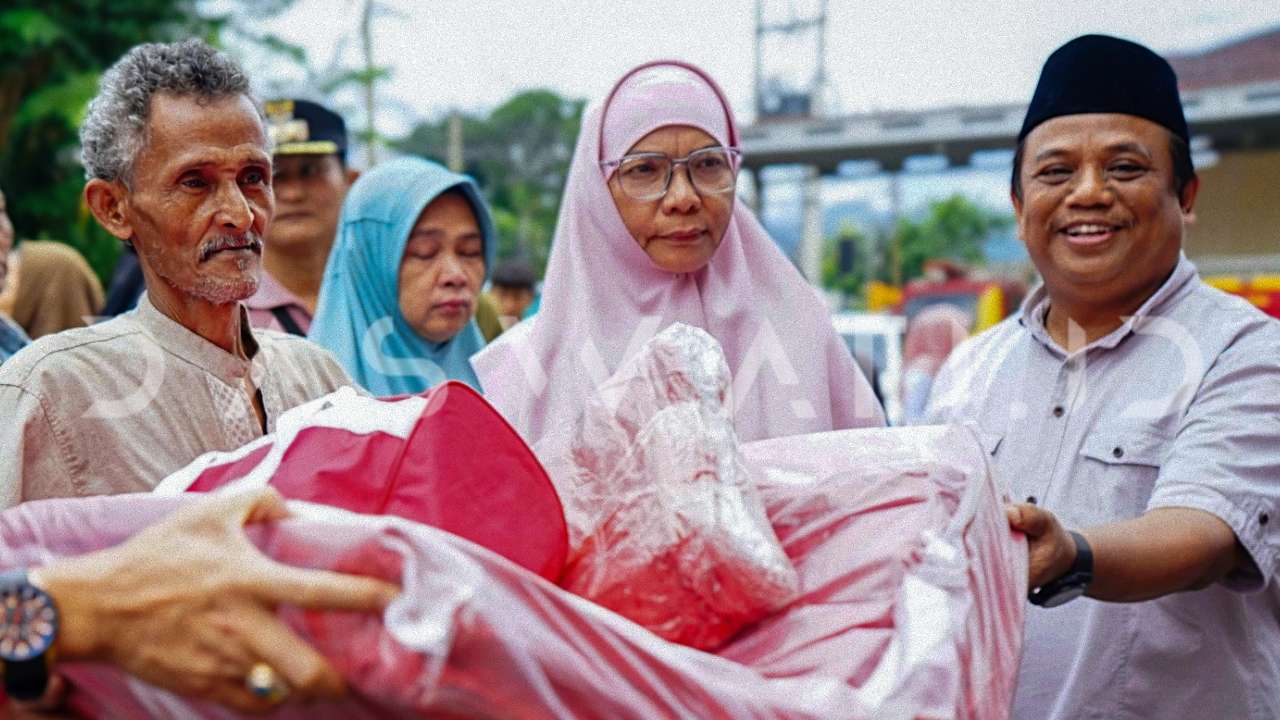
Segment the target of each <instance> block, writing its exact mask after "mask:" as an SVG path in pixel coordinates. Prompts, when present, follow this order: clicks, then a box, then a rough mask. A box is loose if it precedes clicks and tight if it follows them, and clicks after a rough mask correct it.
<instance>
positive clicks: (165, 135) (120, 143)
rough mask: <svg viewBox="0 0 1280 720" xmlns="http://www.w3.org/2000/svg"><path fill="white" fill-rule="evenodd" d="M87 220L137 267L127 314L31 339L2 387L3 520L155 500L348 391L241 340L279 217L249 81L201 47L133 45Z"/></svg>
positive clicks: (321, 364) (88, 130) (269, 338)
mask: <svg viewBox="0 0 1280 720" xmlns="http://www.w3.org/2000/svg"><path fill="white" fill-rule="evenodd" d="M80 138H81V144H82V148H83V158H84V165H85V170H86V174H87V175H88V181H87V182H86V183H85V189H84V197H85V200H86V201H87V203H88V205H89V208H90V209H91V210H92V212H93V215H94V217H95V218H96V219H97V220H98V222H99V223H100V224H101V225H102V226H103V227H104V228H106V229H107V231H108V232H110V233H111V234H112V235H115V236H116V237H118V238H120V239H121V240H122V241H124V242H127V243H130V244H132V245H133V246H134V248H135V249H136V250H137V252H138V257H139V259H140V261H141V264H142V269H143V274H144V276H145V277H146V283H147V292H146V295H145V296H144V297H143V298H142V300H141V301H140V302H139V304H138V308H137V310H136V311H135V312H133V313H131V314H128V315H124V316H121V317H119V318H116V319H114V320H111V321H109V322H106V323H103V324H100V325H97V326H94V327H90V328H83V329H77V330H73V331H69V332H64V333H59V334H57V335H53V336H50V337H48V338H42V339H41V340H40V341H39V342H36V343H34V344H32V345H31V346H29V347H27V348H26V349H25V350H23V351H22V352H20V353H18V354H17V355H15V356H14V357H13V358H11V359H10V360H9V361H8V362H6V363H5V364H4V366H3V370H2V371H0V416H3V417H4V418H6V422H5V423H4V424H3V426H2V427H0V457H4V458H6V460H5V462H4V463H3V464H0V508H5V507H10V506H13V505H15V504H17V503H19V502H22V501H25V500H33V499H38V498H51V497H68V496H84V495H101V494H109V493H123V492H137V491H146V490H150V489H151V488H152V487H153V486H154V485H155V484H156V483H158V482H159V481H160V480H162V479H163V478H164V477H165V476H166V475H168V474H169V473H171V472H173V471H174V470H177V469H178V468H181V467H183V466H184V465H186V464H188V463H190V462H191V461H192V460H194V459H195V458H196V457H198V456H200V455H201V454H203V453H206V452H209V451H212V450H230V449H233V448H237V447H239V446H241V445H244V444H245V443H247V442H250V441H252V440H254V439H255V438H258V437H261V436H262V435H263V434H264V433H267V432H270V431H272V430H273V429H274V424H275V420H276V418H277V417H279V416H280V414H281V413H283V412H284V411H285V410H288V409H290V408H292V407H294V406H296V405H299V404H301V403H303V402H306V401H308V400H312V399H314V398H316V397H319V396H321V395H324V394H326V393H329V392H331V391H333V390H335V389H337V388H338V387H341V386H343V385H349V384H351V381H350V379H349V378H348V377H347V375H346V373H345V372H344V371H343V370H342V368H341V367H340V366H339V365H338V363H337V362H336V361H335V360H334V359H333V358H332V357H331V356H330V355H329V353H328V352H327V351H325V350H323V349H321V348H319V347H318V346H316V345H313V344H311V343H308V342H306V341H305V340H302V339H299V338H294V337H289V336H286V335H284V334H281V333H272V332H264V331H254V330H251V329H250V326H249V323H248V321H247V319H246V313H245V309H244V308H243V306H242V305H241V303H240V301H241V300H243V299H245V298H247V297H249V296H250V295H252V294H253V293H254V291H255V290H256V289H257V287H258V278H259V274H260V272H261V269H260V266H261V263H260V259H261V254H262V238H263V236H264V235H265V234H266V229H267V224H268V223H269V222H270V221H271V217H272V214H273V212H274V210H275V200H274V197H273V195H272V190H271V149H270V147H269V144H268V141H267V134H266V131H265V129H264V124H263V118H262V116H261V115H260V112H259V110H258V106H257V105H256V104H255V101H254V99H253V98H252V97H251V96H250V93H249V81H248V79H247V78H246V77H245V75H244V73H243V72H242V71H241V70H240V68H239V67H238V66H237V65H236V64H235V63H234V62H233V61H231V60H230V59H229V58H227V57H226V56H224V55H222V54H221V53H219V52H217V51H215V50H214V49H213V48H211V47H209V46H208V45H206V44H204V43H203V42H200V41H198V40H187V41H184V42H179V43H172V44H147V45H140V46H138V47H135V48H134V49H133V50H131V51H130V52H129V53H128V54H127V55H125V56H124V57H123V58H122V59H121V60H120V61H119V62H117V63H116V64H115V66H113V67H112V68H111V69H110V70H108V71H107V73H106V74H105V75H104V76H103V78H102V84H101V90H100V91H99V93H98V95H97V97H95V98H94V99H93V101H92V102H91V103H90V105H89V110H88V115H87V117H86V118H85V121H84V125H83V127H82V128H81V130H80Z"/></svg>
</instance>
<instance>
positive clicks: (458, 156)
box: [447, 110, 466, 173]
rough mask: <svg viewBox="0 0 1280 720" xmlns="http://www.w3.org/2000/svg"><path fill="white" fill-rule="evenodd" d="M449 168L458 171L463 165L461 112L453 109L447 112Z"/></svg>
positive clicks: (460, 170)
mask: <svg viewBox="0 0 1280 720" xmlns="http://www.w3.org/2000/svg"><path fill="white" fill-rule="evenodd" d="M447 161H448V164H449V169H450V170H452V171H454V172H456V173H460V172H462V169H463V167H464V166H465V164H466V163H465V161H464V160H463V157H462V113H460V112H458V111H457V110H454V111H453V112H452V113H449V146H448V150H447Z"/></svg>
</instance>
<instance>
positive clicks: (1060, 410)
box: [1053, 405, 1066, 417]
mask: <svg viewBox="0 0 1280 720" xmlns="http://www.w3.org/2000/svg"><path fill="white" fill-rule="evenodd" d="M1064 412H1066V410H1064V409H1063V407H1062V406H1061V405H1054V406H1053V416H1054V417H1062V413H1064Z"/></svg>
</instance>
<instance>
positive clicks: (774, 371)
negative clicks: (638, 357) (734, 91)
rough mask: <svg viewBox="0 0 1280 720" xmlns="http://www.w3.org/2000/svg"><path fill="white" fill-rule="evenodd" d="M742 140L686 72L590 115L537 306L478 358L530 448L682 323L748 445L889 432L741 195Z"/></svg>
mask: <svg viewBox="0 0 1280 720" xmlns="http://www.w3.org/2000/svg"><path fill="white" fill-rule="evenodd" d="M737 144H738V131H737V128H736V126H735V124H734V121H733V113H732V111H731V110H730V108H729V105H728V102H727V101H726V100H725V98H724V94H723V93H722V92H721V91H720V88H719V87H717V86H716V84H715V82H714V81H712V80H711V78H709V77H708V76H707V75H706V73H704V72H703V71H702V70H700V69H698V68H696V67H694V66H692V65H687V64H685V63H680V62H654V63H648V64H645V65H641V66H640V67H638V68H636V69H634V70H632V71H630V72H628V73H627V74H626V75H624V76H623V78H622V79H621V80H619V81H618V83H617V84H616V85H615V86H614V88H613V91H612V92H610V93H609V95H608V96H607V97H606V98H605V101H604V102H603V103H595V104H593V105H592V106H591V107H589V108H588V110H587V112H586V115H585V116H584V118H583V124H582V131H581V134H580V135H579V136H578V144H577V148H576V149H575V150H574V156H573V161H572V165H571V167H570V171H569V177H568V181H567V183H566V185H565V195H564V202H563V203H562V205H561V210H560V220H559V223H558V225H557V227H556V235H555V242H554V244H553V246H552V252H551V259H550V262H549V263H548V266H547V276H546V280H545V282H544V284H543V297H542V306H541V309H540V311H539V312H538V314H537V315H536V316H535V317H534V318H532V319H531V320H528V321H525V322H524V323H521V324H520V325H517V326H516V327H515V328H513V329H512V330H509V331H507V333H504V334H503V335H502V336H501V337H500V338H499V339H498V340H497V341H496V342H495V343H494V344H492V345H490V346H489V347H488V348H486V349H485V350H483V351H482V352H480V353H478V354H477V355H476V356H474V357H473V358H472V365H473V366H474V367H475V370H476V373H477V375H478V376H479V379H480V383H481V385H482V387H483V388H484V392H485V396H486V398H487V399H488V400H489V401H490V402H492V403H493V404H494V406H496V407H497V408H498V409H499V410H500V411H501V412H502V413H503V414H504V415H505V416H506V417H507V419H508V420H509V421H511V423H512V424H513V425H514V426H515V427H516V429H517V430H519V432H520V433H521V434H522V435H523V436H524V437H525V439H526V440H528V441H529V442H530V444H532V445H533V446H534V447H535V449H538V448H539V447H540V446H541V445H543V443H544V440H545V439H546V437H547V436H550V435H556V434H560V433H564V432H566V431H567V430H568V429H571V428H572V426H573V424H574V423H575V421H576V420H577V418H578V416H579V415H580V414H581V412H582V410H583V408H584V407H585V406H586V403H587V400H588V399H589V398H590V397H592V396H593V395H594V394H595V393H596V389H597V388H598V387H599V386H600V385H601V384H602V383H603V382H604V381H605V380H606V379H607V378H608V377H609V376H610V375H611V374H612V373H613V372H614V371H615V370H616V369H617V368H618V367H619V366H620V365H621V364H622V363H623V361H624V360H626V359H627V358H629V357H630V356H631V354H632V353H634V352H636V350H637V349H638V348H640V347H641V346H642V345H643V344H644V342H645V341H647V340H648V339H649V338H651V337H652V336H653V335H655V334H656V333H658V332H660V331H661V330H663V329H665V328H666V327H667V326H669V325H671V324H672V323H676V322H681V323H685V324H688V325H693V326H696V327H699V328H702V329H704V330H706V331H707V332H708V333H710V334H711V335H712V336H713V337H715V339H716V340H717V341H719V343H720V345H721V346H722V347H723V349H724V353H725V356H726V358H727V360H728V363H729V369H730V371H731V372H732V374H733V386H732V398H731V400H732V402H733V408H734V424H735V428H736V430H737V434H738V437H739V439H740V440H742V441H751V440H759V439H763V438H771V437H780V436H784V435H796V434H802V433H812V432H821V431H825V430H834V429H841V428H851V427H861V426H880V425H883V424H884V416H883V413H882V410H881V408H880V406H879V403H878V402H877V400H876V399H875V395H874V393H873V392H872V390H871V386H870V385H869V384H868V383H867V381H866V379H865V378H864V377H863V376H862V373H861V372H860V371H859V370H858V368H857V366H856V365H855V364H854V361H853V358H852V356H851V355H850V353H849V351H848V350H847V349H846V348H845V346H844V344H843V343H842V342H841V341H840V339H839V337H838V336H837V335H836V333H835V331H834V330H833V328H832V326H831V321H830V318H829V315H828V312H827V309H826V307H825V306H824V305H823V303H822V301H821V300H820V299H819V297H818V295H817V293H816V292H815V290H814V289H813V288H812V287H811V286H810V285H809V284H808V283H807V282H806V281H805V280H804V278H803V277H801V275H800V274H799V272H797V271H796V269H795V267H794V266H793V265H792V264H791V263H790V261H788V260H787V258H786V257H784V256H783V255H782V253H781V251H779V250H778V247H777V245H776V244H775V243H774V242H773V240H772V239H770V238H769V236H768V234H766V233H765V231H764V228H763V227H761V225H760V223H759V222H758V221H757V220H756V218H755V217H754V216H753V215H752V214H751V212H750V210H748V209H747V208H746V207H745V206H744V205H742V204H741V203H738V202H736V201H735V198H734V189H735V186H736V179H737V170H738V165H739V154H738V150H737Z"/></svg>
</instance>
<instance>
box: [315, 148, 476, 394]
mask: <svg viewBox="0 0 1280 720" xmlns="http://www.w3.org/2000/svg"><path fill="white" fill-rule="evenodd" d="M450 189H457V190H460V191H462V193H463V195H465V196H466V198H467V199H468V200H469V201H470V202H471V209H472V210H473V211H474V212H475V214H476V220H477V221H478V222H479V224H480V234H481V236H482V237H483V238H484V272H485V278H486V279H488V275H489V271H490V269H491V268H492V267H493V259H494V254H495V252H496V251H497V242H496V240H495V238H494V232H493V219H492V218H491V217H490V215H489V208H488V206H486V205H485V203H484V200H482V199H481V198H480V192H479V190H478V189H477V187H476V184H475V181H473V180H472V179H471V178H469V177H467V176H466V175H459V174H457V173H453V172H450V171H448V170H446V169H445V168H444V167H442V166H440V165H438V164H436V163H433V162H429V161H427V160H423V159H421V158H399V159H396V160H392V161H390V162H385V163H382V164H380V165H378V166H377V167H375V168H374V169H372V170H370V171H369V172H367V173H364V174H363V175H361V176H360V178H359V179H358V180H356V182H355V184H354V185H352V186H351V190H350V191H349V192H348V193H347V199H346V201H345V202H343V204H342V216H341V218H339V220H338V237H337V239H336V240H335V242H334V245H333V250H332V251H331V252H330V253H329V263H328V265H326V266H325V270H324V282H323V284H322V285H321V286H320V299H319V302H318V304H317V306H316V315H315V319H314V320H312V322H311V332H310V333H309V334H308V338H310V339H311V340H312V341H314V342H316V343H317V344H319V345H322V346H324V347H325V348H327V349H329V351H331V352H332V353H333V354H334V355H335V356H336V357H337V358H338V362H340V363H341V364H342V367H344V368H346V370H347V372H348V373H350V375H351V377H352V379H354V380H355V381H356V382H358V383H360V384H361V385H363V386H364V387H365V388H366V389H368V390H369V392H371V393H373V394H374V395H400V394H406V393H420V392H423V391H424V390H427V389H429V388H431V387H433V386H435V385H438V384H439V383H442V382H444V381H445V380H461V381H463V382H465V383H467V384H468V385H470V386H471V387H473V388H476V389H479V387H480V383H479V381H478V380H476V375H475V372H474V371H473V370H472V369H471V363H470V362H468V359H469V358H470V357H471V356H472V355H473V354H475V353H476V352H478V351H479V350H480V349H481V348H482V347H484V338H483V336H481V334H480V329H479V328H478V327H477V326H476V323H475V320H474V319H473V320H472V321H471V322H469V323H467V325H466V326H465V327H463V328H462V330H461V331H460V332H459V333H458V334H457V335H455V336H453V337H452V338H451V339H449V340H446V341H445V342H442V343H434V342H431V341H430V340H427V339H426V338H424V337H422V336H421V335H419V334H418V333H417V332H416V331H414V329H413V328H412V327H410V326H409V324H408V323H407V322H406V321H405V319H404V315H403V314H402V313H401V312H400V301H399V288H398V284H399V276H400V260H401V258H403V257H404V249H405V245H406V244H407V243H408V241H409V232H410V231H411V230H412V229H413V226H414V224H415V223H417V221H418V216H419V215H421V214H422V210H423V209H424V208H426V207H427V205H429V204H430V203H431V201H432V200H435V199H436V198H437V197H439V196H440V194H441V193H443V192H445V191H446V190H450ZM477 290H478V288H477Z"/></svg>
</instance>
